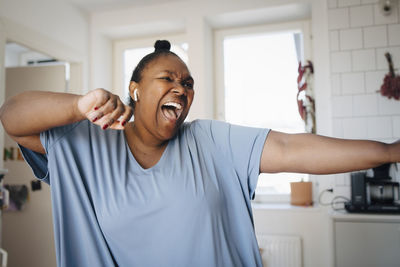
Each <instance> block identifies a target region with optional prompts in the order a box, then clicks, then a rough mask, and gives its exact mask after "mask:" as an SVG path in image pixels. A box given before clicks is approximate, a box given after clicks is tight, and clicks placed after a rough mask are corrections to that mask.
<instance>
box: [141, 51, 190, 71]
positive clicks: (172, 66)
mask: <svg viewBox="0 0 400 267" xmlns="http://www.w3.org/2000/svg"><path fill="white" fill-rule="evenodd" d="M165 71H167V72H169V73H172V74H176V75H178V76H189V75H190V72H189V69H188V68H187V66H186V64H185V62H183V61H182V60H181V59H180V58H178V57H177V56H174V55H170V54H167V55H161V56H159V57H157V58H156V59H154V60H153V61H151V62H150V63H149V64H148V65H147V67H146V68H145V69H144V73H143V74H144V75H146V74H157V73H160V72H165Z"/></svg>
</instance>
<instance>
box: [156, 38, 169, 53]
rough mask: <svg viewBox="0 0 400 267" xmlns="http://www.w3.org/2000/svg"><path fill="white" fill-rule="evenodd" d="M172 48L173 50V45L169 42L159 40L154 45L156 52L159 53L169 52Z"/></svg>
mask: <svg viewBox="0 0 400 267" xmlns="http://www.w3.org/2000/svg"><path fill="white" fill-rule="evenodd" d="M170 48H171V44H170V42H169V41H167V40H157V41H156V43H155V44H154V49H155V51H159V50H167V51H169V50H170Z"/></svg>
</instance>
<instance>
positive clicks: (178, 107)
mask: <svg viewBox="0 0 400 267" xmlns="http://www.w3.org/2000/svg"><path fill="white" fill-rule="evenodd" d="M164 106H172V107H175V108H176V109H181V108H182V105H181V104H179V103H175V102H168V103H165V104H164Z"/></svg>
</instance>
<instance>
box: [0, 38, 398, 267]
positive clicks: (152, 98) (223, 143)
mask: <svg viewBox="0 0 400 267" xmlns="http://www.w3.org/2000/svg"><path fill="white" fill-rule="evenodd" d="M169 49H170V44H169V42H167V41H157V42H156V44H155V52H153V53H151V54H149V55H147V56H146V57H145V58H143V59H142V61H141V62H140V63H139V64H138V66H137V67H136V69H135V71H134V73H133V75H132V81H131V83H130V86H129V90H130V96H131V98H132V105H131V106H126V105H124V104H123V103H122V102H121V100H120V99H119V97H118V96H116V95H113V94H111V93H110V92H107V91H105V90H103V89H97V90H94V91H91V92H89V93H87V94H86V95H71V94H63V93H47V92H25V93H22V94H20V95H17V96H15V97H12V98H10V99H9V100H7V102H6V103H5V104H4V105H3V107H2V108H1V120H2V123H3V125H4V128H5V129H6V131H7V133H8V134H9V135H10V136H11V137H12V138H13V139H14V140H15V141H16V142H17V143H18V144H19V145H20V148H21V150H22V152H23V154H24V157H25V159H26V161H27V162H28V163H29V164H30V166H31V167H32V169H33V171H34V173H35V175H36V176H37V177H38V178H39V179H42V180H43V181H45V182H47V183H49V184H50V186H51V193H52V204H53V216H54V232H55V239H56V252H57V264H58V266H114V265H119V266H261V265H262V263H261V257H260V254H259V252H258V247H257V242H256V238H255V233H254V229H253V218H252V212H251V202H250V201H251V199H252V198H253V197H254V190H255V187H256V184H257V178H258V175H259V173H260V172H269V173H275V172H303V173H313V174H327V173H338V172H348V171H353V170H359V169H368V168H371V167H374V166H377V165H380V164H383V163H386V162H399V161H400V144H399V143H395V144H391V145H389V144H383V143H379V142H373V141H350V140H340V139H333V138H327V137H322V136H317V135H311V134H294V135H289V134H284V133H279V132H276V131H269V130H268V129H256V128H248V127H241V126H235V125H230V124H227V123H223V122H218V121H207V120H198V121H193V122H188V123H184V120H185V118H186V116H187V114H188V112H189V109H190V106H191V104H192V101H193V96H194V91H193V84H194V81H193V78H192V77H191V75H190V72H189V70H188V68H187V66H186V65H185V63H184V62H183V61H182V60H181V59H180V58H179V57H178V56H177V55H175V54H174V53H172V52H170V51H169ZM132 114H133V115H134V118H135V119H134V121H132V122H129V121H130V117H131V116H132ZM107 129H110V130H107ZM267 136H268V138H267Z"/></svg>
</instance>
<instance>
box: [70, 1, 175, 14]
mask: <svg viewBox="0 0 400 267" xmlns="http://www.w3.org/2000/svg"><path fill="white" fill-rule="evenodd" d="M64 1H65V2H67V3H70V4H72V5H74V6H76V7H78V8H79V9H83V10H85V11H88V12H94V11H101V10H105V9H112V8H122V7H126V6H145V5H154V4H160V3H167V2H170V1H171V0H64Z"/></svg>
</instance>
